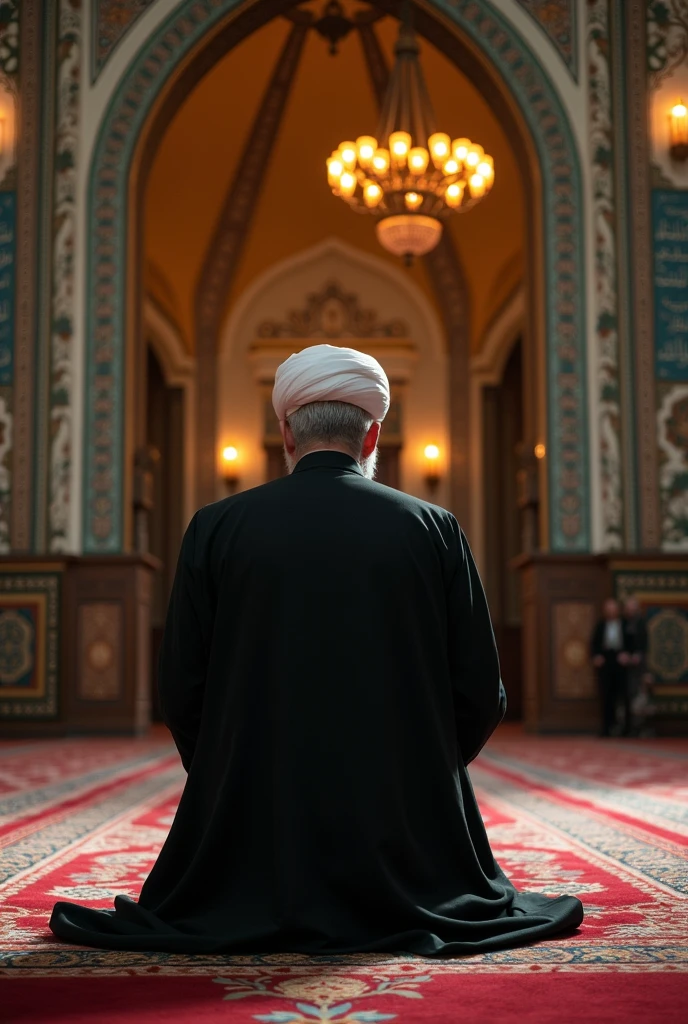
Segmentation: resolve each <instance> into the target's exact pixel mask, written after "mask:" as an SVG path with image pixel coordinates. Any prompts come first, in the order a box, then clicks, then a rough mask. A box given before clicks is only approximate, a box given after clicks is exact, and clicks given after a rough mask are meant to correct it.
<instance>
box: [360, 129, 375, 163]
mask: <svg viewBox="0 0 688 1024" xmlns="http://www.w3.org/2000/svg"><path fill="white" fill-rule="evenodd" d="M356 149H357V150H358V162H359V164H360V165H361V167H370V164H371V163H372V160H373V157H374V156H375V151H376V149H377V139H374V138H373V137H372V135H361V136H360V137H359V138H358V139H356Z"/></svg>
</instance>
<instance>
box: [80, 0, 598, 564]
mask: <svg viewBox="0 0 688 1024" xmlns="http://www.w3.org/2000/svg"><path fill="white" fill-rule="evenodd" d="M290 6H292V5H290V4H280V3H277V2H274V3H272V2H266V3H264V4H260V5H252V6H249V5H248V4H246V3H239V2H231V0H226V2H225V3H219V4H213V5H211V4H208V5H205V4H204V3H197V2H193V3H192V2H189V3H183V4H180V5H179V6H178V8H176V9H175V11H174V12H173V13H172V14H171V15H170V18H169V19H168V21H167V22H166V23H165V24H164V25H162V26H161V27H160V28H159V30H157V31H156V32H155V33H154V34H153V35H152V37H151V38H150V39H149V40H147V42H146V45H145V46H143V47H142V49H141V51H140V52H139V54H138V55H137V57H136V58H135V59H134V60H133V61H132V64H131V65H130V68H129V70H128V73H127V75H126V76H125V77H124V79H123V80H122V81H121V83H120V85H119V87H118V89H117V92H116V94H115V95H114V96H113V99H112V102H111V104H110V107H109V110H108V113H107V115H106V117H105V119H104V121H103V124H102V126H101V130H100V133H99V137H98V141H97V144H96V147H95V151H94V156H93V161H92V174H91V190H90V202H89V233H90V237H91V244H92V250H91V257H90V262H89V274H90V280H91V286H90V287H89V294H92V295H94V296H95V298H96V299H97V302H96V301H93V302H92V304H91V308H90V310H89V318H90V329H89V331H88V337H89V338H90V339H91V342H92V348H91V351H90V353H89V360H88V370H87V409H86V435H87V443H86V461H85V466H84V478H85V479H84V483H85V487H84V549H85V550H86V551H120V550H125V549H127V548H128V547H129V546H130V545H131V537H132V531H131V501H130V490H131V481H130V474H129V473H128V467H129V466H130V465H131V453H132V452H133V450H134V447H135V432H136V426H135V423H136V417H133V418H131V419H130V420H129V422H128V423H127V424H126V425H125V415H124V398H125V388H126V386H128V387H130V388H131V385H130V384H129V385H125V367H126V365H127V364H128V365H129V367H130V368H131V366H132V365H133V363H132V359H133V355H132V353H134V352H136V351H137V338H138V337H139V324H140V317H139V315H138V310H139V308H140V306H139V302H138V298H137V288H138V287H139V285H138V282H139V281H140V275H138V276H137V274H136V266H137V259H138V253H139V235H138V232H139V220H140V218H139V214H140V203H141V197H142V195H143V187H144V185H145V180H146V175H147V172H148V169H149V166H150V160H151V158H152V154H153V153H154V151H155V148H156V145H157V142H158V140H159V137H160V133H161V132H162V131H163V130H164V126H165V124H166V123H167V122H168V121H169V118H170V113H171V111H173V110H174V109H176V107H177V106H178V105H179V102H180V97H181V96H183V95H185V94H186V93H187V92H188V91H189V89H190V88H191V87H192V86H193V85H194V84H195V83H196V82H198V81H199V80H200V79H201V77H202V76H203V74H204V73H205V72H206V71H207V70H208V68H209V67H211V66H212V65H213V64H214V63H215V62H216V60H217V58H218V56H219V55H220V54H222V53H225V52H227V50H228V49H229V48H231V47H232V46H234V45H236V44H237V42H239V41H240V40H241V39H243V38H246V37H247V36H248V35H250V33H251V32H254V31H255V30H256V29H257V28H258V27H259V26H260V25H261V24H265V23H266V22H267V21H269V20H270V19H271V18H272V17H274V16H275V15H277V14H279V13H280V12H282V11H284V10H285V9H287V8H288V7H290ZM384 7H385V9H387V5H386V4H385V5H384ZM389 9H390V10H392V11H393V13H396V5H390V7H389ZM418 27H419V29H420V31H421V32H422V34H423V35H425V36H426V37H427V38H431V39H432V40H433V42H434V43H435V44H436V45H437V46H438V47H439V48H441V49H442V50H443V52H445V53H446V54H447V56H449V57H450V58H451V59H453V60H457V59H460V61H461V64H462V66H463V67H464V69H466V70H468V71H469V73H470V74H471V76H472V77H473V79H474V80H475V81H476V82H478V83H479V87H480V89H481V91H482V92H483V93H484V94H485V95H486V96H488V97H489V98H490V102H491V104H492V105H493V106H494V109H495V110H496V111H498V114H499V116H500V118H501V119H502V120H503V122H504V124H505V125H508V126H509V131H510V133H511V134H512V137H513V140H514V146H515V147H519V148H520V151H521V153H522V154H523V166H524V168H525V169H526V177H527V182H526V185H527V204H526V205H527V208H528V211H527V212H528V225H529V245H528V252H529V254H531V256H532V260H531V267H530V272H529V274H528V279H527V291H528V295H527V302H526V308H527V319H528V330H527V334H526V335H525V338H524V354H525V358H524V365H525V373H524V380H525V382H526V383H525V387H526V399H527V400H526V402H525V417H526V423H525V427H524V434H525V438H526V444H528V445H534V443H535V442H536V441H540V442H542V441H546V447H547V460H546V462H545V463H544V464H543V466H542V471H541V474H540V477H541V484H542V488H541V498H542V500H543V502H545V501H546V504H547V506H548V508H547V513H548V514H547V517H546V520H544V519H543V522H546V526H545V527H543V535H542V537H541V541H542V543H543V544H544V545H545V546H549V547H551V548H553V549H555V550H571V551H576V550H586V549H588V548H589V545H590V533H589V488H588V468H587V444H586V442H585V438H586V423H585V366H584V364H585V342H584V339H585V330H584V324H583V322H582V312H583V310H584V305H583V303H581V302H580V301H578V302H576V301H574V296H578V297H579V298H580V296H581V295H582V294H583V292H584V279H583V274H582V254H581V239H582V230H581V217H582V209H583V206H582V202H581V189H580V173H579V167H578V157H577V153H576V149H575V145H574V142H573V138H572V134H571V131H570V128H569V124H568V120H567V117H566V114H565V112H564V110H563V107H562V105H561V102H560V99H559V97H558V95H557V91H556V89H555V88H554V87H553V86H552V83H551V82H550V80H549V78H548V75H547V74H546V72H545V71H544V69H543V68H542V66H541V65H540V63H539V62H538V60H537V57H536V56H535V54H533V53H532V51H531V50H530V49H529V47H528V46H527V45H526V43H525V42H524V40H523V38H522V37H521V36H519V35H518V33H517V32H516V31H515V30H514V28H513V26H512V25H511V24H510V23H508V22H507V21H506V20H505V19H503V18H502V17H501V15H499V14H498V13H497V12H496V11H495V10H494V9H493V8H492V7H491V5H489V4H487V3H484V2H478V0H472V2H470V3H469V2H461V0H459V2H457V3H455V4H453V5H452V7H451V8H448V7H445V5H444V4H442V3H439V2H436V3H427V4H424V5H423V6H422V8H419V11H418ZM105 249H106V250H107V252H106V253H105V252H104V250H105ZM113 285H114V287H113ZM125 337H126V338H127V339H128V345H125V344H124V339H125ZM139 347H140V346H139ZM106 369H107V370H108V371H110V372H107V373H106V372H105V370H106ZM131 377H132V374H131V372H129V374H128V376H127V377H126V380H128V381H131ZM130 397H133V392H131V391H130ZM131 404H132V403H130V405H131ZM138 422H139V423H141V422H143V421H142V418H141V417H140V416H139V417H138ZM125 426H126V429H125ZM581 452H583V453H584V454H583V458H582V460H581V459H580V453H581ZM106 464H109V465H110V466H111V467H113V469H114V472H104V471H103V467H104V466H105V465H106ZM546 499H548V500H546Z"/></svg>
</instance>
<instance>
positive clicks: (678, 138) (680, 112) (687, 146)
mask: <svg viewBox="0 0 688 1024" xmlns="http://www.w3.org/2000/svg"><path fill="white" fill-rule="evenodd" d="M669 139H670V142H669V153H670V154H671V159H672V160H676V161H677V162H678V163H681V164H682V163H685V162H686V160H688V107H686V105H685V103H684V102H683V100H679V101H678V103H676V104H675V106H673V107H672V108H671V113H670V114H669Z"/></svg>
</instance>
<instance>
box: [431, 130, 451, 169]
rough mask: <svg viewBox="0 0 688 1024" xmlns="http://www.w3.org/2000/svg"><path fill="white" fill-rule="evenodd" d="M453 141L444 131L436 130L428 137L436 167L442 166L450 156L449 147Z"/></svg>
mask: <svg viewBox="0 0 688 1024" xmlns="http://www.w3.org/2000/svg"><path fill="white" fill-rule="evenodd" d="M450 145H451V143H450V140H449V136H448V135H445V133H444V132H435V134H434V135H431V136H430V138H429V139H428V149H429V150H430V153H431V155H432V159H433V163H434V164H435V167H441V166H442V164H443V163H444V162H445V160H446V159H447V157H448V156H449V152H450V150H449V147H450Z"/></svg>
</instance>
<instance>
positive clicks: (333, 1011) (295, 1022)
mask: <svg viewBox="0 0 688 1024" xmlns="http://www.w3.org/2000/svg"><path fill="white" fill-rule="evenodd" d="M213 981H215V982H216V984H218V985H222V986H224V989H225V993H226V994H225V996H224V998H225V999H227V1000H234V999H245V998H246V997H247V996H269V997H271V998H272V999H274V998H275V997H278V998H280V999H285V1000H289V1001H290V1002H293V1004H294V1008H293V1009H291V1008H290V1009H286V1010H273V1011H271V1012H270V1013H256V1014H253V1018H254V1020H259V1021H265V1022H266V1024H309V1022H310V1024H313V1022H314V1021H321V1022H322V1024H326V1022H329V1021H332V1022H334V1024H374V1022H376V1021H383V1020H399V1015H398V1014H396V1013H384V1012H381V1011H379V1010H375V1009H372V1010H371V1009H369V1008H366V1009H364V1008H363V1007H361V1008H359V1007H358V1005H356V1003H357V1001H358V1000H364V999H365V1000H366V1002H369V1001H370V1000H371V999H372V998H373V997H375V996H385V995H387V996H389V995H393V996H403V997H404V998H406V999H422V998H423V995H422V993H421V992H419V991H418V986H419V985H421V984H422V983H424V982H427V981H432V977H431V976H430V975H429V974H418V975H414V976H411V977H401V978H393V977H385V976H381V977H378V978H374V979H372V980H369V979H366V978H361V977H352V976H351V975H350V974H348V973H347V974H346V975H343V974H342V975H337V974H332V975H327V974H323V975H321V976H320V977H317V978H312V977H309V976H308V975H306V976H304V977H295V978H288V979H287V980H286V981H284V980H282V981H275V980H274V979H271V978H265V979H264V978H213Z"/></svg>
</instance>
